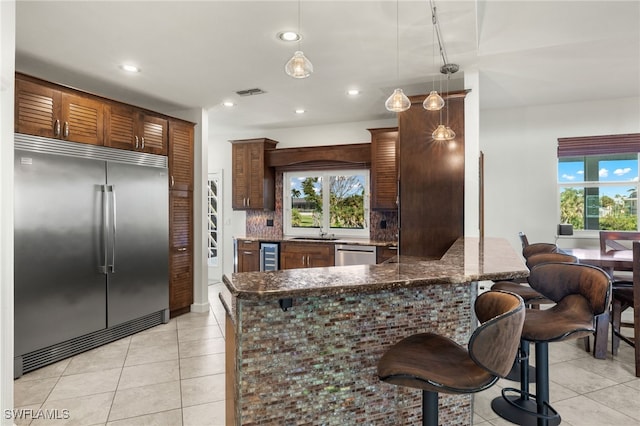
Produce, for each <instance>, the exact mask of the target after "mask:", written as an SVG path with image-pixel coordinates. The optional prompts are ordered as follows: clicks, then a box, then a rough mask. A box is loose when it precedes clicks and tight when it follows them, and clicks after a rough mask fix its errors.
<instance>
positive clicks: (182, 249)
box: [178, 247, 187, 251]
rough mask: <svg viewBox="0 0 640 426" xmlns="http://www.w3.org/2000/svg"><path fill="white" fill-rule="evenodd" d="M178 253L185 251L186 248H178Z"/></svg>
mask: <svg viewBox="0 0 640 426" xmlns="http://www.w3.org/2000/svg"><path fill="white" fill-rule="evenodd" d="M178 251H187V248H186V247H180V248H179V249H178Z"/></svg>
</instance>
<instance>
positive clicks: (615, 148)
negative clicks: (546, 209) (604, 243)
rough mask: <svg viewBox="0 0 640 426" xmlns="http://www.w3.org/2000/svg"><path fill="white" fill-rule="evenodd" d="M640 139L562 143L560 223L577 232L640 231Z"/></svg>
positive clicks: (604, 138) (598, 138)
mask: <svg viewBox="0 0 640 426" xmlns="http://www.w3.org/2000/svg"><path fill="white" fill-rule="evenodd" d="M639 152H640V135H615V136H596V137H586V138H563V139H559V140H558V187H559V188H558V189H559V191H558V192H559V195H560V223H568V224H571V225H573V228H574V230H618V231H636V230H638V164H639V160H638V155H639Z"/></svg>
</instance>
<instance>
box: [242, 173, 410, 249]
mask: <svg viewBox="0 0 640 426" xmlns="http://www.w3.org/2000/svg"><path fill="white" fill-rule="evenodd" d="M275 185H276V188H275V190H276V194H275V198H276V200H275V204H276V208H275V210H274V211H263V210H247V224H246V236H247V237H254V238H273V239H280V238H281V237H282V234H283V225H282V211H283V208H282V207H283V206H282V172H279V173H276V179H275ZM369 219H370V221H371V223H370V226H369V230H370V232H369V238H370V239H371V240H375V241H389V242H395V241H397V240H398V212H396V211H384V212H381V211H372V212H371V214H370V216H369ZM267 221H273V222H272V223H273V226H267Z"/></svg>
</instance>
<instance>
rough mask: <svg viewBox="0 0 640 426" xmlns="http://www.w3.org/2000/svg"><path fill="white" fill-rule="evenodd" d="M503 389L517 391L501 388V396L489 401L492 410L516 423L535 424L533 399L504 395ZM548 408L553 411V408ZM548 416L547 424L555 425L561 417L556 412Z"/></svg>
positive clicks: (525, 425)
mask: <svg viewBox="0 0 640 426" xmlns="http://www.w3.org/2000/svg"><path fill="white" fill-rule="evenodd" d="M505 390H514V391H516V392H519V391H518V390H517V389H512V388H505V389H504V390H503V396H499V397H497V398H494V399H493V401H491V409H492V410H493V412H494V413H496V414H497V415H499V416H500V417H502V418H503V419H505V420H508V421H510V422H511V423H515V424H517V425H522V426H537V425H538V416H537V413H536V410H537V404H536V402H535V400H532V399H525V398H523V397H522V396H520V395H505V394H504V391H505ZM549 408H550V409H551V410H552V411H553V412H554V413H555V411H554V410H553V408H551V407H549ZM550 417H551V418H549V419H548V423H547V424H548V426H557V425H559V424H560V422H561V418H560V415H559V414H558V413H555V415H553V416H550Z"/></svg>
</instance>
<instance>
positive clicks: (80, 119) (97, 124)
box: [15, 75, 104, 145]
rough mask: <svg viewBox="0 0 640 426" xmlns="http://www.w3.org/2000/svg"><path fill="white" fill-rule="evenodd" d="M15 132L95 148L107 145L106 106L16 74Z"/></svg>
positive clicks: (89, 98) (75, 93) (80, 95)
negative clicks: (105, 132) (90, 145)
mask: <svg viewBox="0 0 640 426" xmlns="http://www.w3.org/2000/svg"><path fill="white" fill-rule="evenodd" d="M15 90H16V92H15V132H16V133H24V134H29V135H36V136H43V137H49V138H55V139H62V140H67V141H71V142H80V143H87V144H92V145H102V144H103V137H104V131H103V125H104V108H103V103H102V102H100V101H99V100H96V99H93V98H91V97H90V96H84V95H82V94H81V93H79V92H75V91H72V90H64V89H62V88H59V87H56V86H55V85H52V84H46V83H40V82H38V81H35V80H32V79H29V78H28V77H26V76H21V75H16V89H15Z"/></svg>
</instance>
